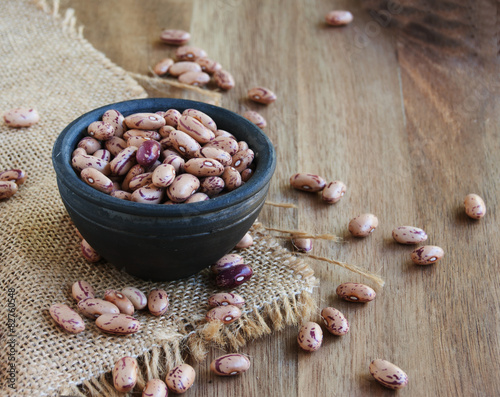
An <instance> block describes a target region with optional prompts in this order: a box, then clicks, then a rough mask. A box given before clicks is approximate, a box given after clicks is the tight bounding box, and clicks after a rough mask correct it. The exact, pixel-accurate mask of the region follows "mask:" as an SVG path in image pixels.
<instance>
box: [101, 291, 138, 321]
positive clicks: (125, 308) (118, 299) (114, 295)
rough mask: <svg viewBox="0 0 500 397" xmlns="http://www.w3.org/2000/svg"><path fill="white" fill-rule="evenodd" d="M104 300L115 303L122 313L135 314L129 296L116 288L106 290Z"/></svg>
mask: <svg viewBox="0 0 500 397" xmlns="http://www.w3.org/2000/svg"><path fill="white" fill-rule="evenodd" d="M104 300H105V301H108V302H111V303H112V304H113V305H115V306H116V307H117V308H118V309H119V310H120V313H123V314H128V315H129V316H131V315H132V314H134V305H133V304H132V302H131V301H130V299H129V298H127V297H126V296H125V295H124V294H122V293H121V292H119V291H116V290H114V289H108V290H106V292H104Z"/></svg>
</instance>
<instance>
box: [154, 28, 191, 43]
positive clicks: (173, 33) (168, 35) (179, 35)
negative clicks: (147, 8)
mask: <svg viewBox="0 0 500 397" xmlns="http://www.w3.org/2000/svg"><path fill="white" fill-rule="evenodd" d="M190 39H191V35H190V34H189V32H186V31H185V30H181V29H164V30H163V31H162V32H161V34H160V40H161V41H163V42H164V43H167V44H171V45H184V44H186V43H187V42H188V41H189V40H190Z"/></svg>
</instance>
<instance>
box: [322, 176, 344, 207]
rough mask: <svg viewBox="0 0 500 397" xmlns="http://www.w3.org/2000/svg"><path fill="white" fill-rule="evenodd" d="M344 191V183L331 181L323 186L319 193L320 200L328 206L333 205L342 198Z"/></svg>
mask: <svg viewBox="0 0 500 397" xmlns="http://www.w3.org/2000/svg"><path fill="white" fill-rule="evenodd" d="M346 190H347V187H346V185H345V184H344V182H341V181H333V182H330V183H329V184H328V185H327V186H325V188H324V189H323V191H322V192H321V198H322V199H323V201H324V202H326V203H328V204H335V203H336V202H338V201H339V200H340V199H341V198H342V197H343V196H344V194H345V192H346Z"/></svg>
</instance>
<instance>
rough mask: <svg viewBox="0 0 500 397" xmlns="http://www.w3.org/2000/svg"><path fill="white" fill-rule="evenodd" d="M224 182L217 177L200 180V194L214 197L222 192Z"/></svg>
mask: <svg viewBox="0 0 500 397" xmlns="http://www.w3.org/2000/svg"><path fill="white" fill-rule="evenodd" d="M224 186H225V183H224V180H223V179H222V178H220V177H218V176H209V177H208V178H202V179H201V180H200V192H202V193H205V194H206V195H207V196H208V197H214V196H216V195H218V194H219V193H220V192H222V190H224Z"/></svg>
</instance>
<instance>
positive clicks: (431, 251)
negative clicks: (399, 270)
mask: <svg viewBox="0 0 500 397" xmlns="http://www.w3.org/2000/svg"><path fill="white" fill-rule="evenodd" d="M443 256H444V250H443V249H442V248H441V247H438V246H436V245H424V246H422V247H418V248H417V249H416V250H414V251H413V252H412V253H411V260H412V262H413V263H415V264H416V265H431V264H433V263H436V262H437V261H438V260H440V259H442V258H443Z"/></svg>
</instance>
